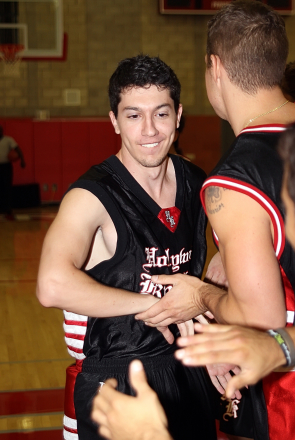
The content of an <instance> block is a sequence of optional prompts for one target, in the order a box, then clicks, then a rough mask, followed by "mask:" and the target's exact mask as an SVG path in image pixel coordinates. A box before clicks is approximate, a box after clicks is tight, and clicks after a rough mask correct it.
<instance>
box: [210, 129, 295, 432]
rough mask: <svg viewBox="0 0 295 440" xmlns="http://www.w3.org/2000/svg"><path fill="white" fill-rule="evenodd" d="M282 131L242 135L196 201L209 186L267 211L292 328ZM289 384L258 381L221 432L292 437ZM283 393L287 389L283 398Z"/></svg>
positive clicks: (272, 378) (294, 269) (292, 258)
mask: <svg viewBox="0 0 295 440" xmlns="http://www.w3.org/2000/svg"><path fill="white" fill-rule="evenodd" d="M285 129H286V127H285V126H284V125H277V124H276V125H266V126H258V127H250V128H247V129H244V130H242V132H241V133H240V135H239V136H238V137H237V139H236V141H235V142H234V144H233V145H232V147H231V149H230V150H229V151H228V152H227V153H226V154H225V155H224V156H223V157H222V159H221V160H220V162H219V163H218V164H217V166H216V167H215V168H214V170H213V171H212V172H211V173H210V175H209V177H208V178H207V180H206V181H205V183H204V185H203V188H202V192H201V198H202V203H203V206H205V199H204V197H205V189H206V188H208V187H209V186H221V187H224V188H229V189H232V190H235V191H238V192H241V193H243V194H246V195H248V196H249V197H251V198H253V199H254V200H256V201H257V202H258V203H259V204H260V205H261V206H262V207H263V208H264V209H265V210H266V211H267V212H268V214H269V216H270V219H271V221H272V224H273V228H274V250H275V253H276V257H277V259H278V262H279V265H280V270H281V274H282V281H283V285H284V291H285V300H286V308H287V316H286V322H287V325H294V309H295V307H294V305H295V304H294V291H295V253H294V251H293V249H292V247H291V245H290V243H289V242H288V241H287V240H286V239H285V229H284V208H283V205H282V202H281V197H280V193H281V185H282V176H283V166H282V160H281V158H280V156H279V155H278V153H277V145H278V141H279V137H280V135H281V133H282V131H284V130H285ZM213 236H214V238H215V241H216V243H217V244H218V237H217V235H216V234H215V233H214V232H213ZM294 384H295V375H294V373H288V374H287V375H286V374H282V373H271V374H270V375H269V376H267V377H266V378H264V379H263V381H262V382H259V383H258V384H257V385H255V386H251V387H249V391H250V396H251V402H249V401H248V400H247V401H246V402H244V405H245V407H244V408H243V407H241V409H240V410H241V411H242V412H241V413H240V417H238V418H237V419H232V420H231V422H230V424H229V423H228V424H227V425H230V426H225V425H226V424H224V422H222V420H221V426H222V430H223V431H224V432H228V433H231V434H235V435H240V436H243V437H254V438H255V440H265V439H268V438H269V433H273V432H274V431H273V430H274V429H275V431H276V432H279V433H281V432H282V429H283V431H284V434H285V437H286V438H288V439H290V438H293V434H294V430H293V429H294V421H293V420H294V417H292V414H293V413H292V411H291V412H290V408H293V407H294V403H295V402H294V393H293V390H294ZM262 390H263V393H262ZM284 390H288V395H287V394H286V393H285V391H284ZM282 396H283V398H282ZM246 397H247V396H246ZM243 399H245V396H244V397H243ZM247 399H248V398H247ZM249 403H250V407H249V406H248V405H249ZM250 408H251V409H250ZM249 410H250V412H249ZM244 411H245V415H246V419H245V421H244V416H243V412H244ZM238 414H239V413H238ZM248 414H250V420H251V421H253V422H252V423H253V428H254V433H253V432H251V434H250V433H249V429H250V428H251V426H249V422H248V420H249V419H248ZM243 424H244V425H243ZM250 424H251V422H250ZM243 426H244V427H243ZM241 429H242V430H241ZM245 429H246V430H245ZM290 432H291V434H290ZM292 432H293V434H292ZM270 438H276V437H272V436H270Z"/></svg>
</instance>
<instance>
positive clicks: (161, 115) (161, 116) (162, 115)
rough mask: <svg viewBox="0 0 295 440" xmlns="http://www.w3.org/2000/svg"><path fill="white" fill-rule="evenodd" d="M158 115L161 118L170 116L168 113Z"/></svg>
mask: <svg viewBox="0 0 295 440" xmlns="http://www.w3.org/2000/svg"><path fill="white" fill-rule="evenodd" d="M158 116H159V117H160V118H165V116H168V113H158Z"/></svg>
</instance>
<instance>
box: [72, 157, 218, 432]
mask: <svg viewBox="0 0 295 440" xmlns="http://www.w3.org/2000/svg"><path fill="white" fill-rule="evenodd" d="M170 157H171V160H172V162H173V165H174V169H175V176H176V183H177V190H176V200H175V206H173V207H171V208H167V209H161V208H160V207H159V206H158V205H157V203H155V201H154V200H153V199H152V198H151V197H150V196H149V195H148V194H147V193H146V191H144V189H143V188H142V187H141V186H140V185H139V184H138V182H137V181H136V180H135V179H134V178H133V177H132V175H131V174H130V173H129V172H128V170H127V169H126V168H125V167H124V165H123V164H122V163H121V162H120V161H119V159H118V158H117V157H116V156H111V157H110V158H109V159H107V160H106V161H104V162H103V163H102V164H100V165H96V166H94V167H92V168H91V169H90V170H89V171H88V172H87V173H86V174H84V175H83V176H82V177H81V178H80V179H79V180H78V181H77V182H75V183H74V184H73V185H72V186H71V188H70V189H72V188H82V189H85V190H87V191H90V192H91V193H92V194H94V195H95V196H96V197H97V198H98V199H99V200H100V202H101V203H102V204H103V205H104V207H105V209H106V211H107V212H108V213H109V215H110V217H111V219H112V221H113V223H114V226H115V228H116V232H117V247H116V251H115V254H114V255H113V257H112V258H110V259H109V260H106V261H102V262H101V263H99V264H97V265H96V266H94V267H93V268H91V269H90V270H85V272H86V273H87V274H88V275H89V276H91V277H92V278H94V279H95V280H97V281H98V282H100V283H103V284H106V285H109V286H113V287H118V288H122V289H125V290H129V291H132V292H137V293H138V294H150V295H156V296H157V297H162V296H163V295H164V294H165V293H166V292H167V291H168V290H169V288H170V287H169V286H162V285H160V284H153V283H152V281H151V276H152V275H154V274H174V273H177V272H181V273H189V274H192V275H196V276H198V277H200V276H201V274H202V270H203V267H204V263H205V258H206V236H205V228H206V216H205V213H204V210H203V208H202V205H201V201H200V196H199V194H200V189H201V187H202V184H203V182H204V180H205V177H206V176H205V173H204V172H203V171H202V170H201V169H200V168H198V167H196V166H195V165H193V164H192V163H190V162H188V161H186V160H184V159H182V158H180V157H178V156H173V155H172V156H170ZM101 307H103V304H102V305H101ZM64 315H65V321H64V330H65V340H66V344H67V347H68V351H69V353H70V354H71V355H72V356H73V357H75V358H76V364H75V365H73V366H70V367H69V368H68V369H67V381H66V393H65V394H66V398H65V416H64V438H65V439H67V440H78V439H79V438H83V440H84V438H92V437H91V436H92V435H94V437H95V438H96V434H95V433H97V429H96V428H95V427H93V429H92V428H91V427H89V421H88V422H87V423H84V422H85V421H86V420H88V418H89V415H88V414H87V411H88V410H87V411H86V413H84V412H83V411H84V410H83V408H85V401H86V408H88V407H89V400H88V399H90V401H91V397H93V396H94V395H95V393H96V391H97V386H98V385H97V382H96V381H97V380H101V379H97V377H98V376H97V374H96V373H97V368H102V369H105V372H107V371H108V374H111V372H114V366H115V365H116V371H117V369H118V368H119V366H118V362H119V363H122V364H124V362H125V363H128V362H129V361H130V359H131V358H134V357H137V358H140V359H141V360H142V361H143V363H144V365H146V366H148V365H150V364H149V363H148V362H152V366H153V367H152V366H149V367H148V370H149V371H148V373H150V371H153V369H156V370H157V369H158V370H159V373H160V374H161V375H160V377H161V379H160V382H161V383H162V382H163V383H165V384H166V387H168V388H167V389H166V388H165V392H164V394H163V391H164V390H162V391H160V390H161V386H160V383H159V384H158V385H156V383H157V381H156V382H155V383H154V385H155V386H156V389H157V391H158V393H159V394H161V393H162V398H164V400H165V399H166V400H167V399H168V400H169V398H171V399H172V400H171V402H174V403H175V408H177V405H178V400H179V398H180V394H181V393H182V389H183V393H184V396H185V397H182V398H184V400H187V399H190V397H189V398H188V397H187V393H188V390H187V388H188V389H189V390H191V392H194V393H195V394H196V395H197V396H196V397H197V398H198V400H197V401H199V404H201V405H203V406H204V410H203V409H202V410H201V409H199V412H200V413H202V421H203V424H204V422H205V425H206V426H208V425H209V424H210V426H211V425H212V426H213V427H214V421H213V422H212V423H211V422H209V421H208V422H206V420H207V419H206V417H207V415H206V414H207V413H208V417H209V414H210V409H208V408H210V403H209V401H208V399H209V397H208V395H207V394H206V385H205V382H206V378H205V377H204V379H200V378H199V376H202V374H203V373H202V371H201V370H198V371H197V370H196V372H195V374H194V375H193V376H192V382H191V383H190V381H189V380H188V378H183V377H182V376H183V373H181V372H179V373H176V371H175V373H173V374H172V378H171V379H170V381H171V380H172V382H171V390H170V394H171V393H174V394H175V393H176V395H173V397H171V396H172V395H170V394H169V389H170V388H169V386H168V385H167V384H169V383H170V381H169V380H168V378H167V377H166V376H165V374H168V375H169V374H171V373H164V376H162V371H163V372H164V371H167V372H169V371H170V370H171V368H172V367H167V369H164V370H163V369H162V366H161V362H163V358H165V359H167V360H168V358H169V359H171V356H172V353H173V352H174V351H175V348H176V346H175V344H173V345H169V344H168V343H167V342H166V340H165V338H164V337H163V335H162V333H160V332H159V331H158V330H157V329H156V328H152V327H149V326H146V325H145V324H144V323H143V322H142V321H136V320H135V319H134V315H125V316H118V317H111V318H95V317H87V316H83V315H78V314H75V313H71V312H68V311H64ZM169 328H170V330H171V331H172V332H173V334H174V336H176V335H178V331H177V326H176V325H172V326H169ZM167 355H168V356H167ZM169 355H170V356H169ZM172 359H173V356H172ZM165 362H167V361H165ZM169 362H171V361H169ZM159 363H160V364H159ZM172 363H173V361H172ZM158 364H159V366H158ZM104 366H105V367H104ZM160 366H161V368H160ZM173 368H174V367H173ZM183 368H184V367H183ZM178 370H179V368H178ZM86 371H87V372H89V371H90V372H93V373H94V375H95V376H96V377H95V378H94V379H93V381H94V382H93V385H91V386H90V389H89V390H88V388H87V390H88V391H89V393H90V395H89V396H88V394H87V395H86V394H85V386H84V385H85V382H83V381H84V380H86V379H85V377H86V378H90V376H91V377H92V376H93V375H89V374H88V373H86V375H85V374H84V373H83V372H86ZM171 371H172V370H171ZM186 371H188V373H189V370H187V369H184V373H185V372H186ZM179 374H180V376H179ZM126 375H127V370H126V373H124V374H123V376H122V375H121V376H120V379H119V378H118V376H116V377H117V379H118V382H119V385H120V387H121V388H120V390H121V392H122V391H123V392H127V393H128V387H127V388H126V386H125V385H124V383H125V382H126V380H125V379H124V377H126ZM99 377H105V374H102V370H100V374H99ZM106 377H110V376H106ZM89 380H90V379H89ZM103 380H104V379H103ZM121 380H122V384H121V383H120V381H121ZM154 380H155V378H153V381H154ZM177 380H179V381H180V383H179V387H180V388H177ZM200 380H201V382H200ZM183 381H185V382H184V383H183ZM204 381H205V382H204ZM81 382H83V385H82V384H81ZM91 383H92V382H91ZM184 384H186V385H185V386H184ZM187 384H189V387H188V386H187ZM198 384H199V385H198ZM88 391H87V392H88ZM167 392H168V394H167ZM177 393H178V394H177ZM179 393H180V394H179ZM204 393H205V394H204ZM166 395H167V397H166ZM75 396H76V397H75ZM80 396H82V402H80V401H79V403H78V402H76V400H75V399H79V398H80ZM169 396H170V397H169ZM177 396H178V397H177ZM74 401H75V402H76V403H75V404H74ZM205 401H206V405H205ZM187 403H189V402H187ZM187 403H185V402H184V403H183V405H182V406H183V408H186V411H185V412H187V414H184V415H183V417H184V420H185V418H186V417H187V418H188V425H191V426H193V423H191V422H192V421H194V420H196V416H195V415H192V416H188V414H189V408H187V406H186V405H187ZM162 404H163V405H164V401H162ZM168 406H169V405H168ZM172 406H173V405H172ZM164 407H165V405H164ZM81 408H82V414H81ZM205 408H207V409H206V410H205ZM167 409H168V407H167V403H166V410H167ZM204 411H207V412H204ZM170 412H171V409H170ZM203 413H204V414H203ZM190 417H191V418H190ZM168 418H169V419H170V422H171V421H173V420H175V421H177V420H178V417H177V416H176V417H175V415H173V416H171V414H170V416H169V417H168ZM170 422H169V423H170ZM212 426H211V428H210V429H211V431H212ZM82 429H86V432H85V433H83V431H82ZM208 429H209V426H208V428H207V431H208ZM211 431H210V432H211ZM207 437H208V438H210V439H212V438H215V434H214V432H211V433H210V434H209V431H208V436H207ZM207 437H206V438H207ZM188 438H189V437H188Z"/></svg>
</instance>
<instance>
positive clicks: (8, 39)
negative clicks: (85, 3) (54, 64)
mask: <svg viewBox="0 0 295 440" xmlns="http://www.w3.org/2000/svg"><path fill="white" fill-rule="evenodd" d="M2 44H19V45H22V46H23V47H24V50H23V51H22V53H21V57H22V59H24V60H42V59H43V60H54V59H61V60H62V59H64V58H65V45H66V41H65V35H64V32H63V11H62V0H19V1H13V0H5V1H4V0H0V45H2Z"/></svg>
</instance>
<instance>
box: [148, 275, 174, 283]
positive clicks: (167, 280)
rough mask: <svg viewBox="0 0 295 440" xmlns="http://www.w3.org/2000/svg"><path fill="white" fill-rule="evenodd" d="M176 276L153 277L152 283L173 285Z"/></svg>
mask: <svg viewBox="0 0 295 440" xmlns="http://www.w3.org/2000/svg"><path fill="white" fill-rule="evenodd" d="M174 277H175V275H152V278H151V280H152V282H153V283H157V284H173V278H174Z"/></svg>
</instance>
